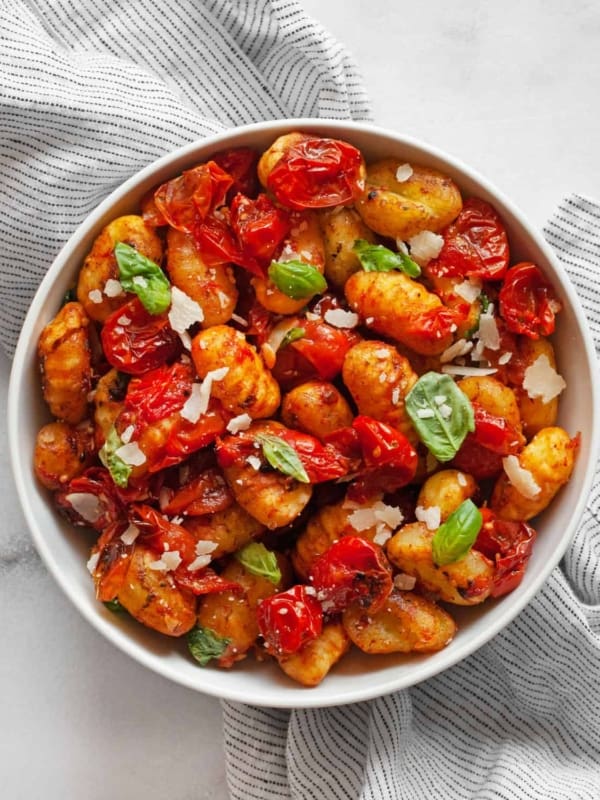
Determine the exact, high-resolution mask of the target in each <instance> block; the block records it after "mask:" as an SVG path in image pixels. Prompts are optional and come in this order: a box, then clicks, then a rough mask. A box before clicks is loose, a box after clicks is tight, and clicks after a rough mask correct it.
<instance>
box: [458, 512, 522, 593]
mask: <svg viewBox="0 0 600 800" xmlns="http://www.w3.org/2000/svg"><path fill="white" fill-rule="evenodd" d="M482 513H483V514H484V522H483V525H482V526H481V530H480V531H479V534H478V535H477V539H476V541H475V544H474V545H473V547H474V548H475V549H476V550H479V552H480V553H483V554H484V555H485V556H487V557H488V558H489V559H491V560H492V561H494V562H495V564H496V573H495V576H494V582H493V587H492V592H491V594H492V597H500V596H501V595H503V594H508V592H512V590H513V589H516V587H517V586H518V585H519V584H520V583H521V580H522V578H523V575H524V574H525V569H526V567H527V562H528V561H529V557H530V556H531V552H532V549H533V543H534V541H535V538H536V535H537V534H536V531H535V530H534V529H533V528H532V527H531V526H530V525H527V523H525V522H512V521H509V520H504V519H498V518H497V517H496V516H495V515H494V514H493V513H492V512H491V511H490V510H489V509H483V512H482Z"/></svg>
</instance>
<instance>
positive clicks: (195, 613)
mask: <svg viewBox="0 0 600 800" xmlns="http://www.w3.org/2000/svg"><path fill="white" fill-rule="evenodd" d="M139 212H140V213H139V214H137V215H134V214H131V215H127V216H122V217H119V218H117V219H115V220H113V221H112V222H111V223H110V224H108V225H107V226H106V227H105V228H104V229H103V230H102V232H101V233H100V235H99V236H98V237H97V239H96V240H95V242H94V244H93V246H92V249H91V251H90V252H89V254H88V255H87V257H86V258H85V260H84V262H83V264H82V265H81V269H80V272H79V275H78V279H77V284H76V286H74V287H73V289H72V291H71V292H69V296H68V297H66V298H65V302H64V304H63V306H62V307H61V309H60V310H59V311H58V313H57V315H56V316H55V318H54V319H53V320H52V321H51V322H50V323H49V324H48V325H46V327H45V328H44V330H43V332H42V334H41V336H40V338H39V343H38V355H39V361H40V369H41V375H42V390H43V395H44V399H45V401H46V403H47V405H48V407H49V409H50V412H51V414H52V416H53V417H54V421H52V422H50V423H48V424H46V425H44V426H43V427H42V429H41V430H40V431H39V434H38V436H37V441H36V447H35V454H34V466H35V472H36V475H37V477H38V479H39V481H41V483H42V484H43V485H44V486H45V487H47V489H49V490H50V491H51V492H52V493H53V496H54V500H55V502H56V504H57V506H58V507H59V509H60V510H61V511H62V512H63V513H64V514H65V515H66V516H67V517H68V518H69V520H70V521H71V522H72V523H73V524H74V525H76V526H82V527H84V528H87V529H91V530H93V531H94V532H95V534H96V536H95V542H94V544H93V546H92V548H91V554H90V558H89V561H88V569H89V571H90V573H91V575H92V578H93V581H94V584H95V588H96V595H97V597H98V599H99V601H101V602H103V603H105V604H106V605H107V606H108V607H109V608H110V609H111V610H113V611H115V613H128V614H130V615H131V616H132V617H133V618H135V619H136V620H138V621H139V622H140V623H142V624H143V625H146V626H148V627H150V628H152V629H155V630H157V631H159V632H160V633H163V634H165V635H167V636H173V637H180V636H185V637H187V642H188V645H189V650H190V657H191V658H192V657H193V658H194V659H196V661H197V662H198V663H199V664H201V665H203V666H205V665H207V664H209V663H210V664H216V665H218V666H219V667H225V668H228V667H231V666H232V665H233V664H235V662H237V661H240V660H242V659H244V658H246V657H247V656H249V655H250V654H251V653H252V654H254V656H255V657H256V658H258V659H259V660H266V659H271V660H272V659H274V660H276V662H277V663H278V664H279V665H280V667H281V669H282V670H283V671H284V672H285V673H286V674H287V675H288V676H289V677H290V678H291V679H293V680H295V681H297V682H299V683H300V684H302V685H305V686H316V685H317V684H319V683H320V682H321V681H322V680H323V678H324V677H325V676H326V675H327V673H328V672H329V670H330V669H331V668H332V667H333V666H334V665H335V664H336V662H338V661H339V660H340V659H341V658H342V657H343V656H344V654H345V653H346V652H347V651H348V650H349V649H350V648H351V647H353V646H354V647H357V648H359V649H360V650H362V651H363V652H365V653H373V654H384V653H411V652H416V653H428V652H435V651H437V650H440V649H442V648H443V647H445V646H446V645H447V644H448V643H449V642H450V641H451V640H452V638H453V636H454V635H455V632H456V624H455V622H454V620H453V616H452V611H451V609H452V606H453V605H459V606H472V605H476V604H480V603H483V602H484V601H486V600H488V599H489V598H497V597H501V596H502V595H505V594H507V593H508V592H511V591H512V590H513V589H515V588H516V587H517V586H518V585H519V583H520V581H521V579H522V577H523V574H524V572H525V570H526V568H527V562H528V559H529V556H530V554H531V552H532V548H533V547H534V543H535V538H536V531H535V527H534V526H533V525H532V524H531V522H532V520H533V518H534V517H536V516H537V515H538V514H539V513H541V512H542V511H543V510H544V509H545V508H546V507H547V506H548V505H549V504H550V503H551V502H552V500H553V498H554V497H555V495H556V494H557V492H558V491H559V490H560V488H561V486H563V485H564V484H565V483H567V481H568V480H569V478H570V476H571V472H572V470H573V466H574V462H575V458H576V455H577V449H578V444H579V437H578V435H577V433H576V432H567V431H565V430H563V429H562V428H561V427H558V426H557V425H556V420H557V414H558V400H559V396H560V394H561V392H562V391H563V389H564V388H565V381H564V380H563V379H562V377H561V375H560V374H559V372H558V370H557V364H556V360H555V355H554V349H553V346H552V342H551V339H550V338H549V337H550V336H551V334H552V333H553V331H554V327H555V317H556V315H558V314H559V312H560V310H561V304H560V302H559V300H558V298H557V296H556V294H555V291H554V289H553V287H552V285H551V284H550V282H549V281H548V280H547V279H546V277H545V276H544V274H543V273H542V271H541V270H540V269H539V268H538V267H537V266H536V265H535V264H534V263H531V262H527V261H525V262H519V263H513V260H512V259H511V254H510V245H509V241H508V237H507V234H506V231H505V229H504V226H503V223H502V219H501V218H500V217H499V215H498V213H497V212H496V210H495V209H494V208H493V207H492V206H491V205H490V204H489V203H487V202H486V201H484V200H482V199H479V198H477V197H467V196H463V194H462V193H461V191H460V189H459V187H458V186H457V185H456V184H455V183H454V182H453V180H451V178H449V177H448V176H446V175H444V174H442V173H441V172H439V171H438V170H435V169H432V168H430V167H428V166H427V165H422V164H413V163H405V162H404V161H402V160H401V159H397V158H385V159H382V160H379V161H377V162H375V163H370V164H365V161H364V158H363V156H362V154H361V152H360V151H359V150H358V149H357V148H355V147H354V146H353V145H352V144H350V143H348V142H345V141H341V140H337V139H331V138H323V137H319V136H316V135H314V134H307V133H303V132H300V131H298V132H294V133H290V134H286V135H283V136H280V137H279V138H278V139H277V140H276V141H275V142H273V144H272V145H271V146H270V147H269V148H268V149H267V150H266V151H265V152H263V153H258V152H255V151H254V150H252V149H250V148H246V147H237V148H231V149H228V150H225V151H221V152H218V153H215V154H214V155H213V157H212V158H211V159H210V160H208V161H207V162H205V163H202V164H198V165H197V166H195V167H193V168H191V169H189V170H186V171H185V172H183V173H182V174H181V175H178V176H176V177H174V178H173V179H171V180H168V181H166V182H165V183H162V184H161V185H160V186H157V187H155V188H154V189H153V190H152V191H151V192H149V193H148V194H147V195H146V196H145V197H144V198H143V200H142V203H141V207H140V209H139Z"/></svg>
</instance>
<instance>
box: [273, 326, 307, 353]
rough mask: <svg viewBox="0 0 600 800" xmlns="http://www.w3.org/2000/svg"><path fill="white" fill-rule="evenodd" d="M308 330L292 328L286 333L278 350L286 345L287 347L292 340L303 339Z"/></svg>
mask: <svg viewBox="0 0 600 800" xmlns="http://www.w3.org/2000/svg"><path fill="white" fill-rule="evenodd" d="M305 333H306V331H305V330H304V328H290V329H289V331H288V332H287V333H286V335H285V336H284V337H283V339H282V340H281V344H280V345H279V347H278V348H277V349H278V350H283V348H284V347H287V346H288V344H291V343H292V342H297V341H298V339H302V337H303V336H304V334H305Z"/></svg>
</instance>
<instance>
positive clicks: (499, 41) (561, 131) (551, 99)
mask: <svg viewBox="0 0 600 800" xmlns="http://www.w3.org/2000/svg"><path fill="white" fill-rule="evenodd" d="M305 7H306V8H307V10H308V11H309V12H310V13H311V14H312V15H313V16H315V17H316V18H318V19H320V20H321V21H322V22H323V23H324V24H325V25H326V26H327V27H328V28H329V29H330V30H331V32H332V33H334V34H335V35H336V36H337V37H338V38H339V39H341V40H342V41H345V42H346V43H347V45H348V46H349V47H350V49H351V50H352V51H353V53H354V55H355V56H356V58H357V60H358V61H359V63H360V64H361V66H362V69H363V72H364V75H365V79H366V83H367V86H368V89H369V92H370V94H371V97H372V99H373V109H374V116H375V120H376V121H377V122H378V123H379V124H381V125H383V126H385V127H389V128H394V129H396V130H399V131H402V132H405V133H408V134H410V135H412V136H415V137H419V138H422V139H424V140H426V141H427V142H429V143H431V144H434V145H436V146H438V147H440V148H442V149H444V150H447V151H448V152H450V153H451V154H453V155H455V156H458V157H459V158H461V159H463V160H464V161H466V162H468V163H469V164H471V165H472V166H474V167H475V168H477V169H479V170H480V171H481V172H482V173H484V174H485V175H486V176H487V177H488V178H489V179H490V180H491V181H493V182H494V183H496V185H497V186H498V187H499V188H501V189H502V190H503V191H504V192H505V193H506V194H508V195H509V196H510V197H511V198H512V199H513V200H514V201H515V202H516V203H517V205H519V206H520V207H521V209H522V210H523V211H524V212H525V213H526V214H527V215H528V216H529V217H530V218H531V219H532V220H533V221H534V223H536V224H537V225H539V226H541V225H542V224H543V222H544V220H545V219H546V218H547V217H548V215H549V214H550V213H551V212H552V209H553V208H554V206H555V205H556V204H557V202H558V201H559V199H560V198H561V196H562V195H563V194H565V193H567V192H570V191H577V192H580V193H584V194H589V195H591V196H595V197H600V157H599V155H598V142H600V111H599V107H598V101H599V99H600V48H598V41H599V40H600V6H599V4H598V3H597V2H596V1H595V0H575V1H574V2H571V3H564V2H563V0H545V1H543V0H532V1H531V2H523V0H505V2H503V3H496V2H491V0H480V1H479V2H477V1H476V0H470V2H468V1H467V0H456V1H455V2H454V3H452V4H449V3H446V2H443V0H425V2H421V3H418V4H414V5H411V4H408V3H392V2H391V1H390V0H368V1H367V0H354V1H352V0H328V1H327V3H325V0H305ZM8 373H9V364H8V362H7V361H6V359H5V358H4V357H3V356H0V387H1V394H0V406H1V407H2V427H1V430H0V436H1V439H0V442H1V443H0V450H1V452H2V453H3V456H2V457H1V459H0V485H1V486H2V493H3V498H4V503H3V509H2V517H3V522H2V525H1V530H0V614H1V616H0V620H1V623H0V624H1V628H2V636H1V639H0V643H1V644H0V654H1V657H0V777H1V778H2V787H3V788H2V796H3V797H5V798H7V800H17V798H23V800H30V799H31V798H38V797H44V798H45V800H79V798H85V800H96V798H98V800H100V798H105V797H109V798H113V799H114V800H142V799H143V800H162V799H163V798H168V799H169V800H187V799H188V798H190V799H191V798H194V799H197V800H200V799H201V798H214V799H215V800H224V798H226V797H227V790H226V785H225V777H224V761H223V751H222V734H221V720H220V711H219V705H218V702H217V701H216V700H214V699H211V698H208V697H204V696H202V695H199V694H196V693H194V692H191V691H189V690H186V689H183V688H181V687H179V686H176V685H174V684H171V683H169V682H168V681H166V680H165V679H163V678H160V677H158V676H156V675H154V674H152V673H150V672H148V671H147V670H145V669H143V668H142V667H140V666H138V665H137V664H136V663H134V662H133V661H131V660H130V659H129V658H128V657H127V656H125V655H124V654H122V653H121V652H119V651H117V650H116V649H115V648H114V647H113V646H111V645H110V644H109V643H108V642H106V641H105V640H104V639H102V638H101V637H100V636H99V634H97V633H96V632H95V631H94V630H93V629H92V628H90V627H89V625H88V624H87V623H85V622H84V620H83V619H82V618H81V617H80V616H79V614H78V612H77V611H75V610H74V608H72V607H71V606H70V604H69V603H68V602H67V600H66V598H65V597H64V596H63V595H62V593H61V591H60V590H59V589H58V587H57V586H56V585H55V583H54V582H53V580H52V579H51V578H50V576H49V575H48V574H47V572H46V570H45V568H44V567H43V566H42V564H41V562H40V560H39V558H38V556H37V554H36V553H35V551H34V550H33V547H32V544H31V542H30V539H29V536H28V534H27V532H26V529H25V523H24V520H23V517H22V514H21V512H20V510H19V508H18V507H17V505H16V500H15V499H14V498H15V491H14V486H13V481H12V477H11V474H10V469H9V466H8V459H7V457H6V455H7V442H6V423H5V418H6V414H5V409H6V389H7V385H8Z"/></svg>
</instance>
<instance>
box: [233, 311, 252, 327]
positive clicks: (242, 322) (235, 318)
mask: <svg viewBox="0 0 600 800" xmlns="http://www.w3.org/2000/svg"><path fill="white" fill-rule="evenodd" d="M231 319H232V320H233V321H234V322H237V324H238V325H243V327H244V328H245V327H246V326H247V325H248V320H247V319H244V318H243V317H240V315H239V314H232V315H231Z"/></svg>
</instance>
